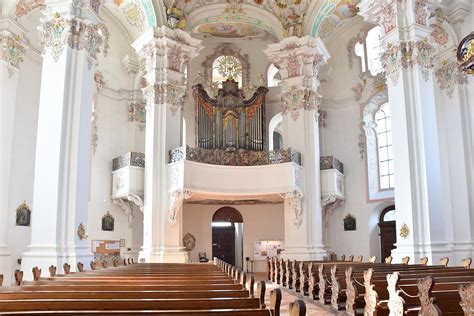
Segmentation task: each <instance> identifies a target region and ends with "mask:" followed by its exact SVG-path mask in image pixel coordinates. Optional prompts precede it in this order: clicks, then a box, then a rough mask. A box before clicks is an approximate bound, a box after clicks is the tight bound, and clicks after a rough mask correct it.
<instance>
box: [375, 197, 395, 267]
mask: <svg viewBox="0 0 474 316" xmlns="http://www.w3.org/2000/svg"><path fill="white" fill-rule="evenodd" d="M395 214H396V213H395V205H391V206H388V207H386V208H384V210H383V211H382V213H381V214H380V219H379V227H380V254H381V256H382V258H381V259H382V262H384V260H385V258H386V257H388V256H390V255H391V254H392V249H395V248H396V247H395V243H396V242H397V228H396V224H395Z"/></svg>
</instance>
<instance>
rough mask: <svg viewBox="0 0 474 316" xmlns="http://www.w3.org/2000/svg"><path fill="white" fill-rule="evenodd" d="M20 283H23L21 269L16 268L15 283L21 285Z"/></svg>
mask: <svg viewBox="0 0 474 316" xmlns="http://www.w3.org/2000/svg"><path fill="white" fill-rule="evenodd" d="M22 283H23V271H20V270H18V269H16V270H15V285H16V286H21V284H22Z"/></svg>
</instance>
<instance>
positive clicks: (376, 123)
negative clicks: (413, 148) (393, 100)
mask: <svg viewBox="0 0 474 316" xmlns="http://www.w3.org/2000/svg"><path fill="white" fill-rule="evenodd" d="M390 118H391V117H390V104H389V103H388V97H387V94H386V93H382V92H380V93H377V94H375V95H374V96H373V97H372V98H371V99H370V101H369V103H368V104H367V105H366V106H365V107H364V111H363V122H362V127H363V129H364V132H365V145H366V151H365V152H366V157H367V180H368V181H367V186H368V197H369V200H371V201H374V200H383V199H393V197H394V192H393V189H394V187H395V181H394V173H395V172H394V164H393V149H392V124H391V119H390Z"/></svg>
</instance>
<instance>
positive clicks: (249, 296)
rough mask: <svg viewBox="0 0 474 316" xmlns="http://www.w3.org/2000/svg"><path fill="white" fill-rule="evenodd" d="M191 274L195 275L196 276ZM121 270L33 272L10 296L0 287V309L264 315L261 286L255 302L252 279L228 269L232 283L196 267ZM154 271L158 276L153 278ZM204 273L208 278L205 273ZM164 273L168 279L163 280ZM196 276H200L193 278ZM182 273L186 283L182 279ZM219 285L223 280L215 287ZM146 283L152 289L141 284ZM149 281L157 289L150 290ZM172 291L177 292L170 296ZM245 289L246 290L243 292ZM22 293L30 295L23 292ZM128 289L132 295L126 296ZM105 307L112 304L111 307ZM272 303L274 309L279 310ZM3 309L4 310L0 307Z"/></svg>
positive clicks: (275, 294)
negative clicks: (59, 273)
mask: <svg viewBox="0 0 474 316" xmlns="http://www.w3.org/2000/svg"><path fill="white" fill-rule="evenodd" d="M111 269H114V270H113V271H112V270H111ZM196 269H197V270H201V271H197V272H196ZM105 271H107V272H105ZM123 271H125V270H123V269H120V267H117V268H107V270H96V271H92V272H83V273H84V275H82V274H81V275H80V276H79V274H74V273H69V274H66V275H65V276H63V277H55V278H40V277H39V276H38V274H37V273H38V271H36V272H35V273H36V275H37V276H38V277H37V278H36V280H38V281H36V282H28V283H27V284H26V285H25V286H21V287H16V288H15V290H14V291H8V289H6V288H2V291H1V293H0V304H1V305H2V309H4V310H5V311H11V312H15V311H16V312H21V313H28V312H29V311H35V312H36V311H41V306H43V308H44V306H45V304H47V310H48V311H49V310H56V311H57V312H58V313H60V314H61V313H63V314H64V313H82V312H83V311H84V310H86V311H87V312H90V311H91V310H93V309H96V308H97V309H101V310H107V313H109V312H110V313H112V314H115V313H121V314H123V313H125V314H126V313H140V312H142V310H144V309H148V310H154V311H158V310H159V311H160V314H161V313H162V312H163V313H168V312H167V311H169V312H171V313H174V309H176V306H177V304H179V309H180V310H179V311H177V312H176V313H177V314H203V315H205V314H209V315H211V314H212V315H214V314H220V313H221V312H222V314H233V315H238V314H242V315H268V314H269V311H270V310H265V309H261V307H260V306H261V305H262V303H261V301H260V297H264V292H263V293H262V291H261V290H262V288H263V289H264V286H263V287H262V286H261V285H260V286H258V289H259V290H260V291H259V293H258V296H260V297H257V298H255V297H254V295H253V287H254V283H255V279H254V277H253V276H252V277H248V276H247V275H246V273H245V272H242V271H238V270H236V269H234V271H235V275H234V278H235V279H228V278H227V280H226V279H225V278H223V277H222V276H225V274H224V273H223V272H221V275H220V276H219V275H218V274H216V272H218V270H216V269H215V268H213V267H211V268H209V267H205V268H198V267H197V266H195V267H189V266H186V265H183V266H176V265H166V264H165V265H159V266H141V267H139V268H138V269H134V271H133V273H132V274H133V276H127V275H125V274H126V273H122V272H123ZM157 271H159V273H163V274H160V275H158V276H157V274H156V272H157ZM176 271H179V274H178V275H177V276H176V275H175V272H176ZM126 272H131V271H126ZM208 272H209V274H206V273H208ZM167 273H168V274H169V275H168V276H166V275H165V274H167ZM196 273H198V274H200V273H202V274H203V275H202V276H196V275H195V274H196ZM114 274H115V276H114ZM186 274H187V277H188V278H184V277H185V276H186ZM173 278H174V279H175V280H173ZM190 279H191V280H190ZM220 280H223V281H222V282H220ZM167 281H169V282H168V283H169V285H168V284H165V285H164V287H163V285H162V283H163V282H167ZM216 281H217V284H216V283H215V282H216ZM224 281H226V282H224ZM147 282H150V283H152V284H146V283H147ZM153 282H155V284H156V283H158V284H159V285H155V284H153ZM173 282H174V284H173ZM236 282H237V283H236ZM239 282H240V283H239ZM144 283H145V284H144ZM203 283H204V284H203ZM19 284H21V282H20V283H19ZM107 284H110V285H107ZM263 284H264V282H263ZM157 286H159V287H161V290H162V291H161V292H160V291H155V292H150V291H149V290H150V288H151V287H154V288H156V287H157ZM190 286H200V287H203V286H208V289H206V290H201V291H194V292H192V290H190ZM223 286H226V287H229V286H233V287H236V289H231V290H224V291H225V292H224V291H222V290H221V288H222V287H223ZM173 287H174V288H178V290H176V291H175V292H170V289H171V288H173ZM247 287H248V290H246V288H247ZM79 289H81V290H82V291H79ZM5 290H6V291H5ZM26 290H30V291H29V292H26ZM41 290H44V291H41ZM52 290H54V291H52ZM91 290H96V291H91ZM110 290H112V291H110ZM130 290H133V291H137V292H130ZM140 290H141V291H140ZM31 291H34V292H31ZM46 291H48V292H46ZM193 294H194V295H193ZM195 296H200V297H195ZM278 296H280V299H281V292H279V290H278V289H276V290H275V291H274V292H272V293H271V297H272V302H278V304H280V303H279V300H278ZM143 300H145V301H143ZM170 300H171V301H170ZM109 302H113V303H116V304H115V305H112V303H109ZM144 302H145V303H144ZM275 304H276V303H275ZM278 304H277V305H276V306H279V305H278ZM271 305H273V303H272V304H271ZM3 306H5V307H4V308H3ZM173 306H174V307H173ZM271 307H272V306H271ZM173 308H174V309H173ZM214 309H216V310H214ZM270 312H271V313H272V314H274V315H278V312H279V311H277V310H276V309H273V310H271V311H270Z"/></svg>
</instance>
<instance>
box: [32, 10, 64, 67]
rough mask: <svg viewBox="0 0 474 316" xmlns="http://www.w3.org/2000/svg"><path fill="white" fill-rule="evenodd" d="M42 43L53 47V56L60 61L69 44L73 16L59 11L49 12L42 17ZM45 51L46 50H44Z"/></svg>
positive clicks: (44, 45)
mask: <svg viewBox="0 0 474 316" xmlns="http://www.w3.org/2000/svg"><path fill="white" fill-rule="evenodd" d="M38 30H39V31H40V44H41V45H42V46H43V47H44V48H50V49H51V56H52V57H53V59H54V60H55V61H58V59H59V56H60V55H61V54H62V52H63V50H64V47H65V46H66V44H67V41H68V37H69V32H70V30H71V17H66V16H61V14H59V13H54V14H47V15H46V16H44V17H43V18H41V19H40V26H39V27H38ZM43 53H44V52H43Z"/></svg>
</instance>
